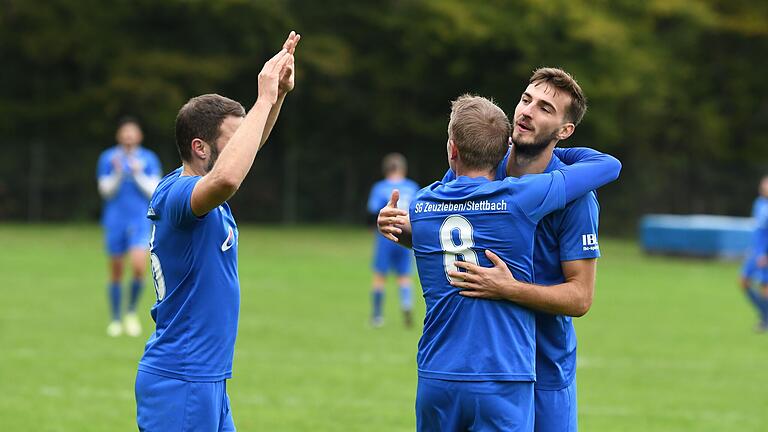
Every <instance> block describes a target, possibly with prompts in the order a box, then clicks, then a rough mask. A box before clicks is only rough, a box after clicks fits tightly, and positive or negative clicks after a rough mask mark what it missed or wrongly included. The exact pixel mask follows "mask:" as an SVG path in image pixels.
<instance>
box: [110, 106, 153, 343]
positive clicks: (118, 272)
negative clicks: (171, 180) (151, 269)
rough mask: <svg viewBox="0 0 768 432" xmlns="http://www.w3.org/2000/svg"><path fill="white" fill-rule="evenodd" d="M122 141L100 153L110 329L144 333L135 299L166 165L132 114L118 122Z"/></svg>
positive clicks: (139, 286)
mask: <svg viewBox="0 0 768 432" xmlns="http://www.w3.org/2000/svg"><path fill="white" fill-rule="evenodd" d="M116 138H117V145H116V146H114V147H111V148H109V149H107V150H105V151H104V152H103V153H102V154H101V156H100V157H99V162H98V166H97V169H96V171H97V172H96V175H97V179H98V184H99V193H100V194H101V197H102V198H103V199H104V209H103V213H102V216H101V223H102V226H103V227H104V236H105V240H106V247H107V253H108V254H109V268H110V279H109V287H108V296H109V304H110V311H111V315H112V321H111V322H110V323H109V325H108V326H107V334H108V335H110V336H119V335H121V334H122V333H123V331H125V333H127V334H128V335H129V336H138V335H139V334H141V324H139V320H138V318H137V317H136V304H137V302H138V300H139V295H140V293H141V290H142V286H143V284H144V271H145V269H146V267H147V249H148V247H149V227H150V223H149V220H147V217H146V215H147V206H148V205H149V197H150V196H152V192H154V191H155V187H156V186H157V183H158V182H159V181H160V176H161V175H162V169H161V168H160V161H159V160H158V158H157V156H156V155H155V153H153V152H152V151H151V150H148V149H146V148H144V147H142V146H141V141H142V139H143V135H142V132H141V127H140V126H139V123H138V122H137V121H136V120H135V119H133V118H128V117H126V118H124V119H122V120H121V121H120V122H119V124H118V127H117V134H116ZM126 255H129V256H130V263H131V276H132V279H131V290H130V297H129V299H128V307H127V310H126V314H125V319H124V320H123V321H122V322H121V320H120V317H121V312H122V306H121V303H122V300H121V299H122V289H121V283H122V279H123V261H124V260H125V256H126Z"/></svg>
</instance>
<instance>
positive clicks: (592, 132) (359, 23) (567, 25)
mask: <svg viewBox="0 0 768 432" xmlns="http://www.w3.org/2000/svg"><path fill="white" fill-rule="evenodd" d="M290 29H296V30H298V31H299V32H301V33H302V34H303V36H304V39H303V41H302V43H301V46H300V52H299V58H298V66H297V67H298V84H297V90H296V91H295V93H294V94H292V95H291V96H290V98H289V100H288V102H286V106H285V107H284V112H283V115H282V118H281V119H280V121H279V123H278V126H277V128H276V130H275V132H274V135H273V137H272V139H271V141H272V142H271V143H270V144H269V145H268V146H267V147H266V148H265V150H264V151H263V152H262V153H261V154H259V156H258V157H257V161H256V163H255V167H254V170H253V171H252V172H251V174H250V176H249V178H248V179H247V180H246V182H245V184H244V186H243V190H241V192H240V193H239V194H238V195H237V197H236V198H235V199H234V200H233V205H234V206H235V207H236V212H237V214H238V217H239V218H240V219H242V220H247V219H250V220H262V221H277V220H286V221H296V220H321V221H362V220H363V215H364V211H365V210H364V201H365V198H366V195H367V192H368V188H369V186H370V185H371V184H372V183H373V181H375V180H376V179H377V178H378V177H379V175H380V174H379V161H380V158H381V157H382V156H383V155H384V154H386V153H388V152H390V151H401V152H403V153H405V154H406V155H407V156H408V157H409V159H410V167H411V174H412V176H413V177H415V178H416V179H417V180H418V181H419V182H420V183H422V184H428V183H430V182H432V181H434V180H436V179H438V178H439V177H440V176H441V175H442V173H443V172H444V170H445V168H446V162H445V156H444V153H445V151H444V142H445V140H446V132H445V130H446V126H447V114H448V109H449V101H450V100H451V99H453V98H454V97H456V96H458V95H459V94H461V93H464V92H473V93H477V94H482V95H486V96H492V97H494V98H495V99H496V100H497V102H498V103H499V104H500V105H501V106H502V108H504V109H505V110H506V111H507V112H509V113H511V112H512V111H513V110H514V107H515V105H516V103H517V99H518V97H519V94H520V92H521V91H522V89H523V88H524V86H525V84H526V82H527V78H528V76H529V75H530V73H531V71H532V70H533V69H535V68H536V67H539V66H543V65H549V66H560V67H563V68H564V69H566V70H568V71H570V72H571V73H572V74H573V75H574V76H575V77H576V78H577V79H578V80H579V82H580V83H581V84H582V87H583V88H584V90H585V92H586V94H587V96H588V98H589V100H590V109H589V111H588V113H587V115H586V117H585V119H584V121H583V123H582V124H581V126H580V127H579V128H578V130H577V132H576V134H575V135H574V137H572V138H571V139H570V140H569V141H568V142H565V143H564V144H565V145H585V146H593V147H596V148H599V149H603V150H605V151H607V152H610V153H613V154H615V155H617V156H618V157H619V158H620V159H621V160H622V161H623V162H624V172H623V175H622V178H621V180H620V182H619V183H618V184H615V185H611V186H609V187H607V188H605V189H604V190H602V191H601V194H600V197H601V202H602V204H603V209H604V218H603V222H604V226H605V227H606V228H608V229H610V230H613V231H632V230H633V229H634V220H635V219H636V217H637V216H639V215H640V214H642V213H646V212H675V213H689V212H706V213H724V214H745V213H747V212H748V210H749V205H750V202H751V199H752V197H753V195H754V194H755V185H756V182H757V179H758V178H759V176H760V175H761V174H762V173H763V171H765V170H766V163H765V161H766V160H767V159H768V145H766V143H765V138H764V136H763V134H762V133H761V132H762V129H763V128H764V127H765V126H767V125H768V97H767V96H768V91H766V87H768V86H766V84H765V82H766V81H765V78H764V75H765V70H768V67H766V66H767V65H766V56H765V53H768V7H766V6H765V5H764V4H763V3H762V2H747V1H738V2H736V1H724V0H708V1H694V0H689V1H685V0H679V1H651V2H636V1H629V0H623V1H585V0H569V1H565V0H556V1H555V0H552V1H534V0H526V1H502V0H497V1H486V2H468V1H459V0H423V1H415V0H410V1H409V0H399V1H396V0H389V1H376V2H366V1H362V2H361V1H350V0H344V1H334V2H310V1H288V0H285V1H277V0H273V1H246V0H226V1H224V0H222V1H216V2H208V1H193V0H186V1H181V0H177V1H163V2H156V1H150V0H140V1H127V0H123V1H113V2H108V3H104V2H98V1H93V0H81V1H62V0H49V1H46V2H28V1H21V0H4V1H0V59H2V68H0V132H2V137H3V139H2V145H3V148H4V149H5V152H4V155H5V156H4V157H3V159H2V161H1V162H0V218H14V219H23V218H43V219H54V220H55V219H91V218H94V217H95V216H96V215H97V214H98V212H99V199H98V196H97V194H96V188H95V180H94V178H93V177H94V169H95V168H94V165H95V161H96V158H97V156H98V154H99V152H100V151H101V150H103V149H104V148H106V147H107V146H109V145H111V144H112V142H113V130H114V125H115V120H116V119H117V118H118V117H120V116H121V115H123V114H126V113H131V114H134V115H137V116H139V117H140V118H141V119H142V120H143V122H144V126H145V133H146V140H145V145H146V146H147V147H149V148H151V149H153V150H155V151H156V152H158V154H159V155H160V157H161V159H162V161H163V163H164V168H165V170H166V171H168V170H170V169H172V168H173V167H174V166H176V165H177V164H178V158H177V156H176V152H175V148H174V144H173V127H172V126H173V120H174V117H175V114H176V111H177V110H178V108H179V107H180V106H181V104H182V103H183V102H185V101H186V100H187V99H188V98H190V97H192V96H195V95H198V94H201V93H206V92H218V93H221V94H224V95H227V96H229V97H233V98H235V99H237V100H239V101H241V102H242V103H243V104H244V105H246V106H250V104H251V103H253V101H254V97H255V96H256V82H257V81H256V76H257V74H258V71H259V70H260V68H261V65H262V63H263V61H264V60H265V59H266V58H267V57H268V56H269V55H270V54H271V53H272V52H273V51H275V50H276V49H277V47H279V44H280V43H281V41H282V40H283V38H284V37H285V35H286V34H287V32H288V31H289V30H290ZM40 158H41V159H42V162H40V161H38V162H37V164H38V165H37V166H35V164H34V163H33V159H40ZM40 173H42V174H43V175H44V177H43V180H42V181H41V182H40V181H36V180H35V179H36V178H38V177H39V176H40Z"/></svg>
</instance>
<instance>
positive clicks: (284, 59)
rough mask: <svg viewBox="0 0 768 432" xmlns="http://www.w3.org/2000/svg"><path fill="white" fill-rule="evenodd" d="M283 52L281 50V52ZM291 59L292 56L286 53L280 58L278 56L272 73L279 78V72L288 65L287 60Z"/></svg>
mask: <svg viewBox="0 0 768 432" xmlns="http://www.w3.org/2000/svg"><path fill="white" fill-rule="evenodd" d="M283 51H285V50H282V51H281V52H283ZM292 58H293V54H288V53H287V52H286V53H284V54H283V55H282V56H280V57H279V58H278V59H277V61H276V62H275V63H274V64H273V65H272V71H273V72H276V75H277V76H279V74H280V71H281V70H283V67H285V65H286V64H287V63H288V61H289V60H291V59H292Z"/></svg>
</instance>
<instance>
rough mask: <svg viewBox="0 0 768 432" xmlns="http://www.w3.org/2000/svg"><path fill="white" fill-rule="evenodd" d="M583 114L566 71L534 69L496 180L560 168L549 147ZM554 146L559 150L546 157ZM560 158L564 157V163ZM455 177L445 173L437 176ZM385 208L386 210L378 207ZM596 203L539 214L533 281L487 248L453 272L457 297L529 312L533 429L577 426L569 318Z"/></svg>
mask: <svg viewBox="0 0 768 432" xmlns="http://www.w3.org/2000/svg"><path fill="white" fill-rule="evenodd" d="M585 111H586V98H585V96H584V94H583V92H582V90H581V88H580V86H579V85H578V83H577V82H576V81H575V80H574V79H573V78H572V77H571V76H570V75H569V74H568V73H567V72H565V71H563V70H561V69H555V68H541V69H538V70H536V71H535V72H534V74H533V75H532V76H531V78H530V80H529V85H528V87H527V88H526V90H525V92H524V93H523V95H522V96H521V97H520V101H519V102H518V105H517V107H516V108H515V115H514V121H515V128H514V130H513V132H512V141H513V143H514V146H513V147H512V148H511V150H510V152H508V153H507V155H506V156H505V158H504V160H503V161H502V163H501V164H500V165H499V168H498V169H497V173H496V178H497V179H502V178H504V177H506V176H508V175H509V176H514V177H519V176H522V175H525V174H536V173H541V172H552V171H553V170H555V169H558V168H561V167H563V166H565V163H564V162H563V161H561V160H560V159H559V158H558V155H560V156H561V157H564V158H565V157H567V155H568V153H567V152H566V151H563V150H555V146H556V145H557V143H558V142H559V141H560V140H564V139H566V138H568V137H569V136H570V135H571V134H572V133H573V131H574V129H575V127H576V125H578V124H579V122H580V121H581V119H582V118H583V116H584V113H585ZM553 150H555V151H556V152H557V153H558V155H554V154H553ZM566 162H569V161H567V160H566ZM452 178H455V175H454V174H453V172H452V171H450V170H449V172H448V173H447V174H446V177H445V179H444V181H449V180H451V179H452ZM383 213H386V212H383ZM598 219H599V205H598V203H597V197H596V195H595V193H594V192H590V193H588V194H586V195H584V196H583V197H581V198H578V199H576V200H575V201H573V202H571V203H569V204H568V205H567V206H566V208H565V209H563V210H559V211H556V212H554V213H552V214H550V215H548V216H546V217H545V218H544V219H542V221H541V222H540V223H539V225H538V227H537V229H536V235H535V244H534V279H535V282H536V285H534V284H528V283H523V282H521V281H516V280H515V279H514V277H513V276H512V274H511V273H510V272H509V270H508V269H507V267H506V265H505V264H504V263H503V262H502V261H501V260H500V259H499V258H498V256H496V255H495V254H494V253H493V252H491V251H487V252H486V255H487V256H488V258H489V259H490V260H491V262H492V263H493V264H494V267H492V268H485V267H480V266H475V265H473V264H471V263H466V262H458V263H456V265H457V267H459V268H461V269H462V270H464V272H455V271H452V272H451V273H450V274H451V276H452V277H455V278H456V279H457V281H454V282H452V284H453V285H454V286H456V287H459V288H462V289H464V291H462V292H461V293H460V294H462V295H466V296H473V297H482V298H489V299H491V298H493V299H506V300H510V301H514V302H516V303H518V304H521V305H523V306H526V307H529V308H531V309H534V310H536V376H537V379H536V384H535V404H536V420H535V421H536V423H535V430H536V431H537V432H548V431H553V432H554V431H558V432H559V431H576V430H577V403H576V402H577V400H576V381H575V376H576V334H575V330H574V328H573V323H572V319H571V316H582V315H584V314H585V313H586V312H587V311H588V310H589V308H590V306H591V304H592V297H593V293H594V284H595V272H596V265H597V263H596V258H597V257H599V256H600V250H599V246H598V241H597V228H598Z"/></svg>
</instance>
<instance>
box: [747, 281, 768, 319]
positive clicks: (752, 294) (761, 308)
mask: <svg viewBox="0 0 768 432" xmlns="http://www.w3.org/2000/svg"><path fill="white" fill-rule="evenodd" d="M747 298H749V301H750V303H752V305H753V306H755V309H757V312H758V313H759V314H760V322H761V323H768V299H765V298H763V296H761V295H760V293H758V292H757V291H755V290H753V289H751V288H749V289H747Z"/></svg>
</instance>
